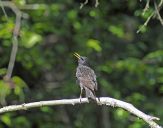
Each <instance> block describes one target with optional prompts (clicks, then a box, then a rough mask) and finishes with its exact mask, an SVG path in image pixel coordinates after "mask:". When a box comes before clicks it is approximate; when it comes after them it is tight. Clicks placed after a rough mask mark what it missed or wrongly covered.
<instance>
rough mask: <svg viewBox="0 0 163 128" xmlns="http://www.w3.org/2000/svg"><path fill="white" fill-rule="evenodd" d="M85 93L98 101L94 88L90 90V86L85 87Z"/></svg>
mask: <svg viewBox="0 0 163 128" xmlns="http://www.w3.org/2000/svg"><path fill="white" fill-rule="evenodd" d="M85 93H86V97H87V98H89V99H92V100H94V101H96V96H95V93H94V92H93V91H92V90H90V89H88V88H85Z"/></svg>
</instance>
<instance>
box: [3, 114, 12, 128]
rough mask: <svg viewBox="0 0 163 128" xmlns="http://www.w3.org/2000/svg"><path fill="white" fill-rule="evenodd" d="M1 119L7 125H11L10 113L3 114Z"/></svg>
mask: <svg viewBox="0 0 163 128" xmlns="http://www.w3.org/2000/svg"><path fill="white" fill-rule="evenodd" d="M1 121H2V122H3V123H5V124H6V125H7V126H11V118H10V116H9V115H8V114H5V115H2V116H1Z"/></svg>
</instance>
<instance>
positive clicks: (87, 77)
mask: <svg viewBox="0 0 163 128" xmlns="http://www.w3.org/2000/svg"><path fill="white" fill-rule="evenodd" d="M74 56H75V57H77V58H78V66H77V68H76V78H77V83H78V84H79V85H80V89H81V90H80V102H81V98H82V93H83V90H85V94H86V97H87V98H88V99H91V100H93V101H96V95H95V91H97V89H98V87H97V80H96V74H95V72H94V70H93V69H91V68H90V67H89V64H88V58H87V57H85V56H80V55H79V54H78V53H76V52H75V53H74Z"/></svg>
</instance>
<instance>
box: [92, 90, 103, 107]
mask: <svg viewBox="0 0 163 128" xmlns="http://www.w3.org/2000/svg"><path fill="white" fill-rule="evenodd" d="M93 94H94V95H95V97H96V94H95V91H93ZM96 98H97V99H98V100H97V99H96V102H97V104H98V105H102V103H101V102H100V98H99V97H96Z"/></svg>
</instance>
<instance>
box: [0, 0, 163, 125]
mask: <svg viewBox="0 0 163 128" xmlns="http://www.w3.org/2000/svg"><path fill="white" fill-rule="evenodd" d="M13 2H14V3H15V4H16V5H17V6H18V7H19V8H20V9H22V11H23V12H25V13H27V14H28V15H29V18H28V19H22V22H21V30H20V34H19V48H18V53H17V57H16V61H15V67H14V71H13V76H12V79H11V80H10V81H6V80H5V78H4V75H5V74H6V70H7V65H8V62H9V56H10V51H11V46H12V43H11V40H12V31H13V28H14V23H15V15H14V13H11V10H10V9H7V8H5V10H6V13H7V14H8V19H6V17H5V16H4V14H3V13H2V12H0V13H1V15H0V21H1V24H0V42H1V43H0V57H1V61H0V77H1V79H0V103H1V107H2V106H4V105H11V104H20V103H24V102H32V101H39V100H49V99H62V98H76V97H79V92H80V89H79V87H78V85H76V78H75V68H76V66H77V61H76V59H75V58H74V57H73V52H78V53H79V54H81V55H84V56H87V57H89V59H90V63H91V65H92V68H93V69H94V70H95V72H96V74H97V76H98V78H97V79H98V84H99V90H98V92H97V93H98V94H97V95H98V96H110V97H114V98H118V99H120V100H124V101H128V102H130V103H132V104H134V105H135V106H136V107H138V108H139V109H140V110H142V111H144V112H146V113H150V114H152V115H155V116H157V117H160V118H161V119H163V109H162V108H163V102H162V96H163V42H162V41H163V36H162V35H163V31H162V28H161V25H160V23H159V22H158V21H156V20H151V21H150V23H149V24H148V26H147V27H145V28H143V29H142V33H139V34H136V31H137V30H138V28H139V27H140V26H142V24H143V21H144V20H146V19H147V18H148V16H149V14H150V13H151V11H152V8H150V9H149V10H148V11H147V12H146V13H145V15H144V16H142V15H141V13H142V12H143V7H144V6H145V2H144V3H143V2H139V1H120V0H119V1H115V0H110V1H108V0H103V1H100V5H99V6H98V7H97V8H95V7H94V1H93V0H92V1H89V3H88V4H87V5H85V6H84V7H83V8H82V9H80V2H79V1H74V0H68V1H63V0H56V1H51V0H48V1H46V0H40V1H36V0H29V1H28V2H27V1H25V0H14V1H13ZM28 4H37V9H26V8H25V7H26V6H27V5H28ZM161 123H162V125H163V120H161V121H160V124H161ZM22 126H23V127H24V128H31V127H36V128H37V127H38V128H53V127H56V128H63V127H68V128H69V127H76V128H82V127H85V128H94V127H98V128H100V127H103V128H105V127H112V128H117V127H129V128H141V127H147V126H146V124H144V123H143V122H142V121H141V120H140V119H137V118H136V117H134V116H132V115H130V114H129V113H127V112H125V111H124V110H122V109H113V108H105V107H101V106H96V105H95V104H87V105H79V106H78V105H77V106H59V107H43V108H40V109H38V110H36V109H33V110H27V111H22V112H11V113H6V114H4V115H1V117H0V128H1V127H8V128H12V127H17V128H19V127H20V128H21V127H22Z"/></svg>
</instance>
